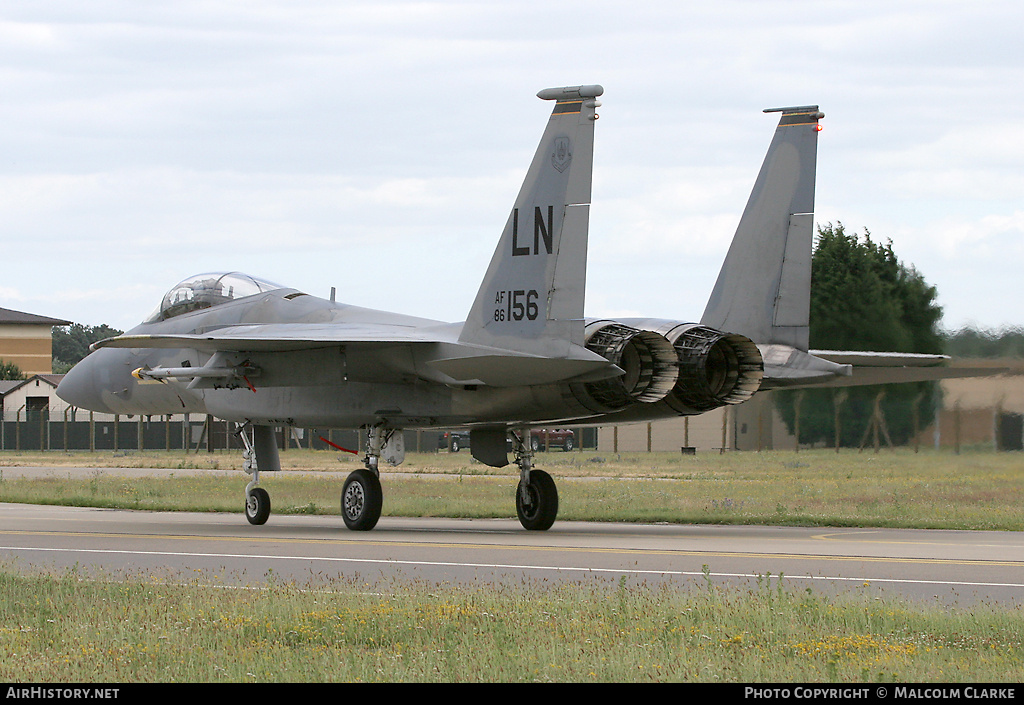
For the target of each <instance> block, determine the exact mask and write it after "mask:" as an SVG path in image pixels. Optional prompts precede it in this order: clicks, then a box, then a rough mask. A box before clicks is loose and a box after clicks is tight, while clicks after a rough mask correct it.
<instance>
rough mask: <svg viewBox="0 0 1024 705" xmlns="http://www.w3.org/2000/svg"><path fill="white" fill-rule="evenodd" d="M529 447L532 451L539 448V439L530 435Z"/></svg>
mask: <svg viewBox="0 0 1024 705" xmlns="http://www.w3.org/2000/svg"><path fill="white" fill-rule="evenodd" d="M530 449H531V450H532V451H533V452H534V453H536V452H537V451H539V450H540V439H539V438H537V436H530Z"/></svg>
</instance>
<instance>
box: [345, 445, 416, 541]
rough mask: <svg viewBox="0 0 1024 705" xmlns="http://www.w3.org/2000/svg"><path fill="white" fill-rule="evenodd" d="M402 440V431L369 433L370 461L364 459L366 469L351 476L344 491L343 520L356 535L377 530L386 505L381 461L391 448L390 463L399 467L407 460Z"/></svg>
mask: <svg viewBox="0 0 1024 705" xmlns="http://www.w3.org/2000/svg"><path fill="white" fill-rule="evenodd" d="M402 438H403V435H402V431H400V430H399V431H396V430H394V429H384V428H383V427H381V426H372V427H371V428H369V429H368V430H367V438H366V457H365V458H363V463H364V464H365V465H366V468H365V469H363V470H356V471H354V472H353V473H352V474H350V475H349V476H348V478H346V479H345V485H344V486H343V487H342V490H341V518H342V519H344V520H345V526H347V527H348V528H349V529H351V530H352V531H369V530H370V529H372V528H373V527H375V526H377V520H378V519H380V512H381V508H382V506H383V504H384V493H383V491H382V490H381V486H380V469H379V468H378V465H379V463H380V457H381V454H382V453H384V450H385V446H387V455H386V456H385V457H386V458H387V461H388V462H389V463H391V464H393V465H398V464H399V463H400V462H401V461H402V460H403V459H404V458H405V447H404V444H403V442H402V440H400V439H402ZM398 446H401V448H398Z"/></svg>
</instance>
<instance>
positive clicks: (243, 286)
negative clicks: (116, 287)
mask: <svg viewBox="0 0 1024 705" xmlns="http://www.w3.org/2000/svg"><path fill="white" fill-rule="evenodd" d="M283 288H284V287H282V286H281V285H280V284H274V283H272V282H268V281H264V280H262V279H257V278H255V277H251V276H249V275H248V274H242V273H241V272H209V273H207V274H197V275H195V276H192V277H189V278H188V279H185V280H183V281H181V282H179V283H178V284H175V285H174V286H173V287H171V290H170V291H168V292H167V293H166V294H164V298H163V300H161V301H160V308H158V309H157V310H156V311H154V312H153V314H152V315H151V316H150V317H149V318H147V319H146V322H147V323H150V322H153V321H164V320H167V319H168V318H174V317H175V316H180V315H181V314H183V313H189V312H190V311H198V310H199V309H203V308H210V307H211V306H216V305H218V304H222V303H225V302H228V301H232V300H234V299H240V298H242V297H244V296H252V295H253V294H262V293H265V292H268V291H273V290H275V289H283Z"/></svg>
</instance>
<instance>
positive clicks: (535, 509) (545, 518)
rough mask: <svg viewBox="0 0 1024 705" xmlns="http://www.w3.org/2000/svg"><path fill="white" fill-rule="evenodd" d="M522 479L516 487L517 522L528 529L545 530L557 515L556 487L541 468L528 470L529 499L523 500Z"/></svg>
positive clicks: (549, 476)
mask: <svg viewBox="0 0 1024 705" xmlns="http://www.w3.org/2000/svg"><path fill="white" fill-rule="evenodd" d="M522 484H523V483H522V481H520V483H519V487H517V488H516V514H517V515H518V516H519V523H520V524H522V525H523V528H524V529H528V530H529V531H547V530H548V529H550V528H551V525H552V524H554V523H555V517H556V516H558V488H557V487H555V481H554V480H552V479H551V475H548V474H547V473H546V472H544V471H543V470H531V471H530V484H529V485H528V486H527V488H526V494H527V496H528V497H529V500H528V501H527V502H526V503H524V502H523V492H522Z"/></svg>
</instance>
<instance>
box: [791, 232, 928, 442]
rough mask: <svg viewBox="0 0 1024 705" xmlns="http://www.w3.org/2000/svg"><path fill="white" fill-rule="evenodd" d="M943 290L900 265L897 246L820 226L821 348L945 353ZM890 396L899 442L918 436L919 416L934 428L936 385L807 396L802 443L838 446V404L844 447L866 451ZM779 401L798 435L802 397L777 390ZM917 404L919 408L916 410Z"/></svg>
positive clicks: (816, 284) (817, 332)
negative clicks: (863, 446) (864, 444)
mask: <svg viewBox="0 0 1024 705" xmlns="http://www.w3.org/2000/svg"><path fill="white" fill-rule="evenodd" d="M936 296H937V291H936V289H935V287H933V286H931V285H929V284H928V283H927V282H926V281H925V279H924V277H923V276H922V275H921V273H920V272H918V271H917V270H916V269H915V268H914V267H912V266H906V265H904V264H903V263H901V262H900V261H899V259H898V258H897V256H896V253H895V252H894V251H893V248H892V243H891V242H889V243H886V244H884V245H882V244H880V243H876V242H875V241H873V240H872V239H871V233H870V232H869V231H868V230H867V229H866V228H865V230H864V235H863V236H860V235H858V234H857V233H847V232H846V229H845V227H844V226H843V224H842V223H837V224H836V225H835V226H833V225H832V224H831V223H829V224H828V225H826V226H819V227H818V237H817V239H816V242H815V248H814V254H813V257H812V260H811V313H810V347H811V348H812V349H819V350H859V351H865V350H874V351H878V352H916V353H933V354H934V353H941V352H942V350H943V343H944V339H943V336H942V333H941V331H940V330H939V326H938V324H939V320H940V318H941V317H942V308H941V307H940V306H938V305H937V304H936V303H935V299H936ZM882 390H884V391H885V398H884V402H883V405H882V412H883V414H884V417H885V421H886V427H887V429H888V431H889V434H890V437H891V439H892V441H893V443H895V444H902V443H906V442H907V441H908V440H909V439H910V438H911V436H912V435H913V432H914V417H915V412H916V416H917V418H918V419H920V420H921V421H922V422H923V423H926V422H927V421H928V420H930V418H931V413H932V412H931V410H932V409H933V407H934V404H935V403H936V395H937V394H938V390H937V387H936V385H935V384H934V383H932V382H920V383H915V384H899V385H883V386H868V387H850V388H847V389H845V390H843V392H845V396H844V397H840V396H839V395H840V394H841V393H840V391H839V390H833V389H808V390H804V391H803V392H802V401H801V406H800V441H801V442H802V443H816V442H826V443H829V444H833V443H835V436H834V432H835V406H836V402H837V400H838V399H840V398H842V399H843V401H842V404H841V406H840V409H841V414H840V428H841V438H840V443H841V445H844V446H859V445H860V443H861V441H862V439H863V438H864V437H865V432H866V431H867V429H868V428H869V424H870V422H871V417H872V415H873V411H874V402H875V398H876V396H877V395H878V393H879V391H882ZM776 394H777V398H776V403H777V406H778V408H779V411H780V413H781V415H782V418H783V420H784V421H785V422H786V425H787V426H788V427H789V429H790V432H792V431H793V430H794V429H795V418H796V410H795V406H796V398H797V394H801V392H798V391H789V392H777V393H776ZM915 402H916V404H917V407H916V409H915Z"/></svg>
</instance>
